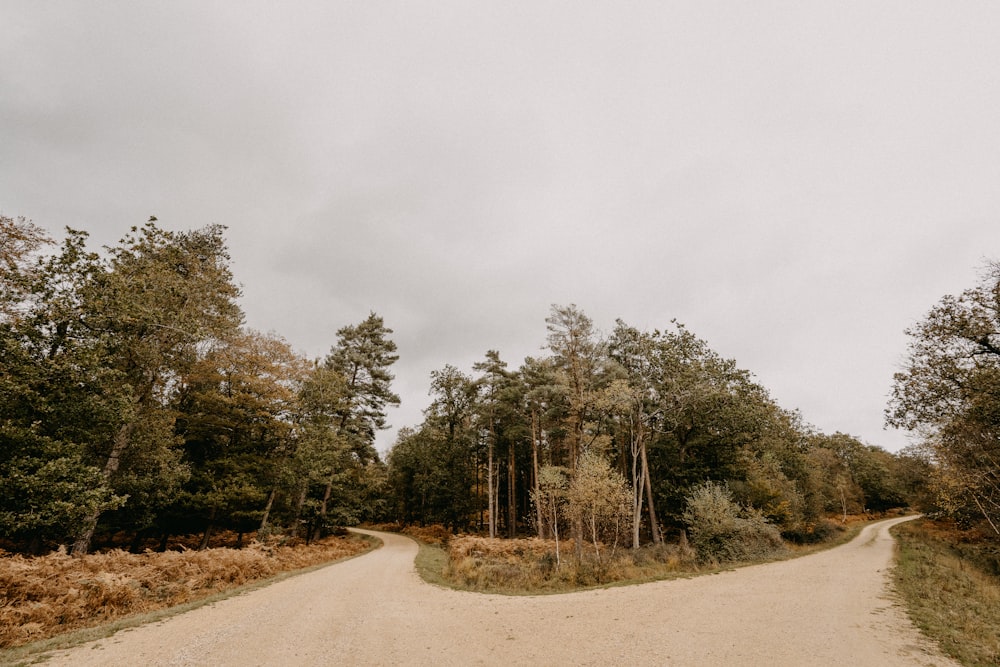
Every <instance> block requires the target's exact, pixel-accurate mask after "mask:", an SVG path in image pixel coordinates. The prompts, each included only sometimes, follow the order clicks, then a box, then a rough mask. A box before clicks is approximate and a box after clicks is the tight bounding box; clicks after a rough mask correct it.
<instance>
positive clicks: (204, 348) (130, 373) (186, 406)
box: [0, 218, 399, 554]
mask: <svg viewBox="0 0 1000 667" xmlns="http://www.w3.org/2000/svg"><path fill="white" fill-rule="evenodd" d="M223 231H224V230H223V228H222V227H218V226H211V227H206V228H204V229H200V230H196V231H190V232H182V233H178V232H170V231H166V230H163V229H160V228H158V227H157V226H156V225H155V224H154V223H153V222H150V223H149V224H147V225H145V226H143V227H141V228H133V229H132V231H131V233H130V234H128V235H127V236H125V238H123V239H122V240H121V241H120V242H119V244H117V245H115V246H113V247H109V248H105V249H104V251H103V252H101V253H98V252H94V251H91V250H89V249H88V248H87V245H86V241H87V234H85V233H84V232H81V231H75V230H67V235H66V238H65V240H64V241H63V242H62V244H61V245H58V246H56V244H54V243H53V242H52V241H51V240H50V239H49V237H48V236H47V235H46V234H45V233H44V231H43V230H41V229H40V228H38V227H36V226H35V225H33V224H32V223H30V222H29V221H26V220H24V219H16V220H15V219H10V218H0V288H2V293H0V359H2V361H0V484H2V493H0V538H3V543H2V545H0V546H3V547H5V548H8V549H21V550H26V551H29V552H32V553H38V552H41V551H43V550H47V549H51V548H54V547H55V546H57V545H60V544H62V545H72V546H71V548H72V551H73V553H75V554H82V553H86V552H87V551H88V550H89V549H91V548H92V546H93V544H94V541H95V539H107V538H109V537H110V536H112V535H116V534H117V535H119V539H120V536H122V535H124V536H125V538H127V539H129V540H130V541H131V543H132V545H133V547H135V548H141V547H143V546H149V541H150V540H152V542H153V544H154V545H155V544H156V543H157V542H158V543H159V544H160V545H161V546H162V545H165V544H166V539H167V537H169V536H170V535H171V534H197V533H201V534H202V536H203V539H202V544H207V543H208V540H209V539H210V537H211V534H212V531H213V530H215V529H218V528H225V529H229V530H233V531H237V532H239V533H244V532H248V531H269V530H280V531H282V532H284V533H286V534H289V535H299V536H302V537H305V538H307V539H309V538H312V537H315V536H317V535H319V534H321V533H322V532H323V531H326V530H328V529H329V528H330V527H332V526H335V525H343V524H353V523H357V522H359V521H363V520H373V519H381V518H384V508H383V505H384V496H385V491H384V484H385V476H386V475H385V467H384V465H382V463H381V462H380V461H379V457H378V454H377V452H376V450H375V447H374V442H375V433H376V431H377V430H378V429H380V428H383V427H384V426H385V408H386V406H389V405H394V404H397V403H398V401H399V399H398V397H396V396H395V394H393V393H392V391H391V387H390V385H391V381H392V375H391V373H390V370H389V369H390V367H391V366H392V364H393V363H394V362H395V361H396V358H397V357H396V354H395V349H396V347H395V344H394V343H393V342H392V341H391V339H390V338H389V336H390V334H391V333H392V331H391V330H390V329H388V328H386V327H385V326H384V324H383V321H382V319H381V318H380V317H378V316H377V315H374V314H372V315H371V316H370V317H368V318H367V319H365V320H364V321H362V322H360V323H359V324H357V325H354V326H346V327H344V328H342V329H340V330H339V331H337V332H336V341H335V342H334V343H333V345H332V347H331V350H330V353H329V355H327V356H326V358H325V359H322V360H312V361H311V360H307V359H305V358H303V357H301V356H300V355H298V354H296V353H295V352H293V351H292V349H291V348H290V347H289V345H288V344H287V343H286V342H285V341H284V340H282V339H281V338H280V337H278V336H276V335H272V334H263V333H260V332H256V331H253V330H250V329H248V328H246V327H245V326H243V314H242V312H241V309H240V307H239V304H238V299H239V297H240V290H239V288H238V286H237V284H236V283H235V282H234V280H233V276H232V274H231V272H230V269H229V256H228V254H227V250H226V247H225V242H224V238H223ZM95 536H96V538H95Z"/></svg>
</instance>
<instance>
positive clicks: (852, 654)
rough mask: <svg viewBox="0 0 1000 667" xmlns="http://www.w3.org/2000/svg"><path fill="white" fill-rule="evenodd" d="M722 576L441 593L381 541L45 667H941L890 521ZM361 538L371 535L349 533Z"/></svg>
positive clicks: (407, 553)
mask: <svg viewBox="0 0 1000 667" xmlns="http://www.w3.org/2000/svg"><path fill="white" fill-rule="evenodd" d="M905 520H906V519H891V520H888V521H882V522H879V523H876V524H873V525H870V526H867V527H866V528H865V529H864V531H863V532H862V533H861V535H859V536H858V537H857V538H856V539H855V540H854V541H852V542H851V543H850V544H847V545H844V546H842V547H838V548H836V549H832V550H829V551H825V552H821V553H818V554H814V555H811V556H806V557H803V558H798V559H794V560H789V561H783V562H778V563H770V564H766V565H758V566H753V567H747V568H742V569H739V570H734V571H729V572H724V573H722V574H718V575H711V576H703V577H697V578H692V579H682V580H676V581H664V582H658V583H652V584H644V585H641V586H628V587H620V588H612V589H606V590H593V591H585V592H581V593H572V594H567V595H550V596H538V597H506V596H499V595H481V594H477V593H463V592H457V591H451V590H445V589H442V588H438V587H435V586H430V585H427V584H425V583H423V582H422V581H421V580H420V579H419V577H418V576H417V574H416V572H415V571H414V568H413V558H414V556H415V554H416V552H417V546H416V544H414V542H412V541H411V540H410V539H408V538H406V537H401V536H398V535H390V534H385V533H377V535H378V536H379V537H380V538H382V539H383V540H384V542H385V546H384V547H383V548H381V549H377V550H376V551H373V552H371V553H369V554H367V555H365V556H362V557H360V558H355V559H353V560H349V561H346V562H343V563H338V564H335V565H331V566H329V567H326V568H323V569H320V570H317V571H315V572H312V573H309V574H304V575H301V576H298V577H293V578H290V579H286V580H284V581H281V582H278V583H276V584H273V585H271V586H268V587H266V588H263V589H259V590H256V591H253V592H250V593H246V594H243V595H239V596H237V597H233V598H230V599H228V600H224V601H222V602H217V603H214V604H212V605H209V606H205V607H202V608H199V609H196V610H194V611H191V612H188V613H185V614H182V615H178V616H175V617H173V618H170V619H167V620H164V621H161V622H157V623H153V624H150V625H146V626H143V627H139V628H135V629H131V630H126V631H123V632H119V633H118V634H116V635H114V636H113V637H110V638H108V639H104V640H101V641H99V642H93V643H91V644H86V645H83V646H80V647H77V648H74V649H71V650H68V651H60V652H57V653H54V654H53V655H52V657H51V659H50V660H49V661H48V662H46V664H47V665H74V666H76V667H81V666H84V665H95V666H100V667H105V666H107V665H212V666H223V665H234V666H235V665H239V666H241V667H242V666H246V665H333V664H336V665H514V664H517V665H625V664H628V665H699V666H701V665H767V666H774V665H795V666H801V665H852V666H853V667H861V666H863V665H873V666H874V665H878V666H879V667H882V666H886V665H908V666H909V665H952V664H954V663H952V662H950V661H948V660H946V659H945V658H943V657H941V656H940V654H939V653H937V652H936V651H935V650H934V648H933V647H932V646H930V645H929V644H928V643H927V642H926V641H925V640H923V639H922V638H921V636H920V635H919V633H918V632H917V630H916V629H915V628H914V627H913V625H912V624H911V623H910V622H909V621H908V620H907V618H906V616H905V614H904V612H903V611H902V610H901V609H900V608H899V607H898V606H896V605H895V604H893V602H892V601H891V596H890V594H889V592H888V589H887V572H888V569H889V568H890V567H891V564H892V560H893V541H892V538H891V537H890V536H889V532H888V530H889V527H890V526H892V525H893V524H895V523H899V522H900V521H905ZM360 532H366V531H360Z"/></svg>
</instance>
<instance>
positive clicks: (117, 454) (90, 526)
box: [71, 419, 136, 556]
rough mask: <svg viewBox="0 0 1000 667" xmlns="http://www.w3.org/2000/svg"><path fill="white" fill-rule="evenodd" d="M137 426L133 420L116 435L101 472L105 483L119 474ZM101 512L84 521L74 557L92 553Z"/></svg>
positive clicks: (96, 510)
mask: <svg viewBox="0 0 1000 667" xmlns="http://www.w3.org/2000/svg"><path fill="white" fill-rule="evenodd" d="M135 425H136V422H135V419H132V420H131V421H129V422H127V423H125V424H122V426H121V428H119V429H118V432H117V433H116V434H115V439H114V442H113V443H112V445H111V453H110V454H108V460H107V461H105V462H104V469H103V470H102V471H101V474H102V476H103V477H104V480H105V482H110V480H111V476H112V475H114V474H115V473H116V472H118V466H120V465H121V457H122V454H124V453H125V450H126V449H128V445H129V442H130V441H131V440H132V433H133V432H134V431H135ZM101 512H102V510H101V509H100V508H98V509H95V510H93V511H92V512H91V513H90V514H88V515H87V517H86V518H85V519H84V521H83V530H82V531H80V534H79V536H78V537H77V538H76V541H75V542H74V543H73V550H72V551H71V553H72V554H73V555H74V556H83V555H85V554H86V553H87V552H88V551H90V542H91V540H93V539H94V531H95V530H97V521H98V520H99V519H100V518H101Z"/></svg>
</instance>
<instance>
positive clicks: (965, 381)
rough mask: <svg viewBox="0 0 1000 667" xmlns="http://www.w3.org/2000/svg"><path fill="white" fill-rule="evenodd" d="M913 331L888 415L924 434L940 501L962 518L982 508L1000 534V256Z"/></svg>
mask: <svg viewBox="0 0 1000 667" xmlns="http://www.w3.org/2000/svg"><path fill="white" fill-rule="evenodd" d="M907 334H908V335H909V337H910V345H909V354H908V359H907V362H906V367H905V369H904V370H903V371H901V372H899V373H897V374H896V375H895V384H894V387H893V393H892V398H891V400H890V402H889V406H888V408H887V410H886V420H887V422H888V423H889V424H891V425H893V426H897V427H902V428H906V429H908V430H911V431H914V432H919V433H921V434H922V435H924V436H925V438H926V444H927V445H928V446H929V447H930V448H931V449H932V451H933V454H934V460H935V462H936V463H937V465H938V468H937V471H936V473H937V477H938V479H937V482H938V483H937V491H938V505H939V506H940V507H941V508H942V509H944V510H945V511H947V512H949V513H950V514H952V515H953V516H955V517H956V518H960V517H963V516H968V515H970V514H973V513H975V514H978V516H980V517H981V519H982V520H984V521H985V522H986V524H987V525H988V526H989V527H990V529H991V530H992V531H993V532H994V533H996V534H997V535H1000V263H997V262H993V263H991V264H990V265H989V267H988V269H987V271H986V273H985V275H984V276H983V279H982V281H981V282H980V284H979V285H977V286H976V287H974V288H972V289H969V290H966V291H965V292H963V293H962V294H961V295H959V296H957V297H955V296H945V297H943V298H942V299H941V300H940V301H939V302H938V304H937V305H936V306H934V307H933V308H932V309H931V311H930V312H929V313H928V314H927V316H926V318H925V319H924V320H923V321H922V322H920V323H919V324H918V325H917V326H915V327H913V328H911V329H909V330H907Z"/></svg>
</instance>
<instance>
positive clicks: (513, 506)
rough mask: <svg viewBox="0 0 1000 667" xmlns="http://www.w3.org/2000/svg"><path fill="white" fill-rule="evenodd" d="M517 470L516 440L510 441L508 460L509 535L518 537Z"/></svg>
mask: <svg viewBox="0 0 1000 667" xmlns="http://www.w3.org/2000/svg"><path fill="white" fill-rule="evenodd" d="M516 473H517V470H516V460H515V456H514V441H513V439H512V440H511V441H510V457H509V459H508V462H507V536H508V537H510V538H511V539H513V538H515V537H517V474H516Z"/></svg>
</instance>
